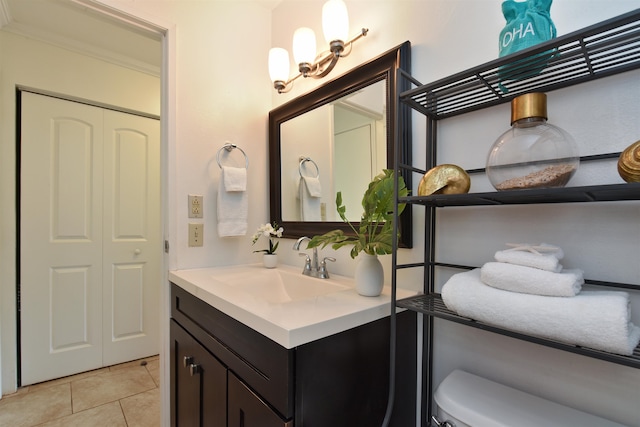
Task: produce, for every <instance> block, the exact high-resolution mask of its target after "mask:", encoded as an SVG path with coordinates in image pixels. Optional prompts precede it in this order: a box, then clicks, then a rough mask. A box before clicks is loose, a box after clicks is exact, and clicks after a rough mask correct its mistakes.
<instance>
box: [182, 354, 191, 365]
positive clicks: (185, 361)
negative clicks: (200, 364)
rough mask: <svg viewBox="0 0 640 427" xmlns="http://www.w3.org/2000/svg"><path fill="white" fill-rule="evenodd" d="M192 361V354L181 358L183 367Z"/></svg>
mask: <svg viewBox="0 0 640 427" xmlns="http://www.w3.org/2000/svg"><path fill="white" fill-rule="evenodd" d="M192 363H193V356H185V357H184V359H183V360H182V366H184V367H185V368H186V367H187V366H189V365H191V364H192Z"/></svg>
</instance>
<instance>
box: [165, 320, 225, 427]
mask: <svg viewBox="0 0 640 427" xmlns="http://www.w3.org/2000/svg"><path fill="white" fill-rule="evenodd" d="M226 409H227V368H226V367H225V366H223V365H222V364H221V363H220V362H219V361H218V360H217V359H216V358H215V357H213V356H212V355H211V354H210V353H209V352H208V351H207V350H206V349H205V348H204V347H203V346H202V345H200V343H199V342H198V341H196V340H195V339H194V338H193V337H192V336H191V335H189V334H188V333H187V332H186V331H185V330H184V329H182V327H181V326H180V325H179V324H178V323H176V322H175V321H174V320H171V425H172V426H174V427H204V426H206V427H226V421H227V412H226Z"/></svg>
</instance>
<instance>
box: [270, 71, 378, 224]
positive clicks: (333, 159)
mask: <svg viewBox="0 0 640 427" xmlns="http://www.w3.org/2000/svg"><path fill="white" fill-rule="evenodd" d="M385 94H386V82H385V81H384V80H382V81H378V82H376V83H373V84H371V85H369V86H367V87H365V88H363V89H361V90H359V91H356V92H354V93H351V94H349V95H346V96H343V97H342V98H339V99H338V100H336V101H334V102H331V103H329V104H325V105H323V106H321V107H319V108H316V109H314V110H311V111H309V112H307V113H305V114H302V115H300V116H297V117H294V118H292V119H291V120H288V121H286V122H283V123H282V124H281V126H280V138H281V140H280V144H281V150H282V151H281V156H280V158H281V161H282V165H281V180H282V219H283V221H341V219H340V217H339V215H338V213H337V211H336V203H335V200H336V193H337V192H338V191H340V192H341V193H342V200H343V204H344V205H345V206H346V208H347V210H346V216H347V218H348V219H349V220H350V221H356V222H357V221H358V220H359V219H360V215H361V214H362V204H361V201H362V195H363V194H364V192H365V190H366V189H367V186H368V185H369V182H371V180H372V179H373V178H374V177H375V176H376V175H377V174H378V173H380V171H382V169H385V168H386V167H387V141H386V135H387V134H386V100H385ZM302 141H304V144H301V142H302Z"/></svg>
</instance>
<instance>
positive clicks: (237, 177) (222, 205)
mask: <svg viewBox="0 0 640 427" xmlns="http://www.w3.org/2000/svg"><path fill="white" fill-rule="evenodd" d="M246 174H247V170H246V169H245V168H232V167H227V166H223V167H222V174H221V176H220V183H219V185H218V206H217V211H218V235H219V236H220V237H231V236H244V235H245V234H247V215H248V212H249V208H248V205H249V197H248V195H247V191H246V190H236V189H238V188H245V189H246V186H247V182H246V181H247V175H246ZM227 181H228V185H229V188H232V189H233V190H227Z"/></svg>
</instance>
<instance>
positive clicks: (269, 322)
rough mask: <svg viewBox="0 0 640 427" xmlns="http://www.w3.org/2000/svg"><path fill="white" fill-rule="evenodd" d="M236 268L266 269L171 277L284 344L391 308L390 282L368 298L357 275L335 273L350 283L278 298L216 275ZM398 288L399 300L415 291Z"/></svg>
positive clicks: (194, 271) (173, 273)
mask: <svg viewBox="0 0 640 427" xmlns="http://www.w3.org/2000/svg"><path fill="white" fill-rule="evenodd" d="M234 269H243V271H247V269H249V271H251V270H253V269H255V274H256V275H260V274H261V273H263V274H264V273H265V268H264V267H263V266H262V265H261V264H251V265H243V266H231V267H215V268H199V269H189V270H173V271H170V272H169V280H170V281H171V282H172V283H175V284H176V285H178V286H180V287H181V288H182V289H184V290H185V291H187V292H189V293H190V294H192V295H194V296H196V297H197V298H199V299H201V300H202V301H204V302H206V303H207V304H209V305H211V306H212V307H214V308H216V309H218V310H220V311H222V312H223V313H225V314H227V315H229V316H231V317H232V318H234V319H236V320H238V321H240V322H242V323H244V324H245V325H247V326H249V327H250V328H252V329H254V330H256V331H258V332H260V333H261V334H263V335H264V336H266V337H268V338H270V339H271V340H273V341H275V342H277V343H278V344H280V345H282V346H283V347H285V348H293V347H296V346H299V345H302V344H305V343H308V342H311V341H315V340H317V339H320V338H324V337H327V336H329V335H333V334H336V333H338V332H342V331H346V330H348V329H351V328H354V327H356V326H360V325H364V324H366V323H369V322H373V321H375V320H378V319H381V318H383V317H386V316H388V315H389V314H390V313H391V311H390V305H391V304H390V302H391V288H390V287H389V286H385V287H384V289H383V292H382V294H381V295H380V296H377V297H364V296H360V295H358V293H357V292H356V290H355V288H354V286H355V283H354V282H353V279H350V278H347V277H342V276H339V275H333V274H332V275H331V278H330V279H329V281H331V282H334V283H339V284H342V285H346V288H345V289H342V290H338V291H335V292H332V293H329V294H325V295H319V296H313V297H309V298H305V299H300V300H296V301H289V302H277V303H273V302H268V301H266V300H265V299H263V298H260V297H257V296H254V295H252V294H250V293H248V292H243V291H241V290H238V289H234V288H233V287H230V286H228V285H226V284H224V283H222V282H220V281H218V280H216V276H220V275H221V274H226V273H228V272H233V271H235V270H234ZM278 269H280V270H285V271H288V272H295V273H296V274H300V276H301V277H302V269H301V268H294V267H290V266H278ZM313 280H319V281H321V279H313ZM396 293H397V295H396V296H397V299H402V298H407V297H410V296H412V295H415V294H416V293H415V292H414V291H408V290H404V289H397V291H396Z"/></svg>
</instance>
